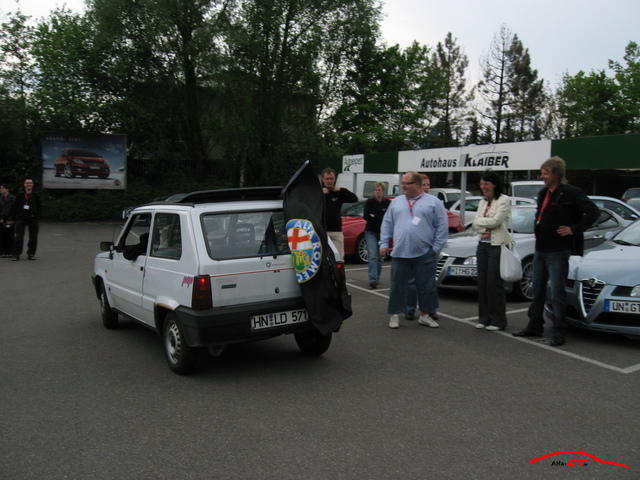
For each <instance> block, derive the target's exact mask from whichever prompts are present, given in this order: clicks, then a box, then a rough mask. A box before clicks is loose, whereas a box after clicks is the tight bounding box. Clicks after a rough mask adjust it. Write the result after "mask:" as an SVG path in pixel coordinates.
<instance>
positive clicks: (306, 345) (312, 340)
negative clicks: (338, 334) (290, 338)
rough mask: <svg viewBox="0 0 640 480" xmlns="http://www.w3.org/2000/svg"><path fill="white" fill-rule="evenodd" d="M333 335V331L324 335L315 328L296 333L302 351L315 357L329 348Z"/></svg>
mask: <svg viewBox="0 0 640 480" xmlns="http://www.w3.org/2000/svg"><path fill="white" fill-rule="evenodd" d="M331 335H332V334H331V332H329V333H328V334H326V335H322V334H321V333H320V332H318V331H317V330H315V329H313V330H310V331H306V332H298V333H296V334H294V336H295V338H296V343H297V344H298V348H299V349H300V351H301V352H302V353H304V354H305V355H310V356H313V357H318V356H320V355H322V354H323V353H324V352H326V351H327V350H328V349H329V345H331Z"/></svg>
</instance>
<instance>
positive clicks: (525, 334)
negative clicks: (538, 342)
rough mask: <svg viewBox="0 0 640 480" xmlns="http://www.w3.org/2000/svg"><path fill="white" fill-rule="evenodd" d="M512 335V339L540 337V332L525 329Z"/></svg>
mask: <svg viewBox="0 0 640 480" xmlns="http://www.w3.org/2000/svg"><path fill="white" fill-rule="evenodd" d="M512 335H513V336H514V337H541V336H542V332H540V333H538V332H534V331H533V330H529V329H528V328H525V329H524V330H520V331H519V332H513V333H512Z"/></svg>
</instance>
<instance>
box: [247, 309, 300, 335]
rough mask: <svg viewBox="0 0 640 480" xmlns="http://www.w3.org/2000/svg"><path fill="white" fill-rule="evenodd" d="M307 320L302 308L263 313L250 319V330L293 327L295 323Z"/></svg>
mask: <svg viewBox="0 0 640 480" xmlns="http://www.w3.org/2000/svg"><path fill="white" fill-rule="evenodd" d="M307 320H308V316H307V311H306V310H305V309H303V308H301V309H299V310H288V311H286V312H274V313H265V314H262V315H254V316H252V317H251V330H263V329H266V328H275V327H282V326H284V325H294V324H296V323H304V322H306V321H307Z"/></svg>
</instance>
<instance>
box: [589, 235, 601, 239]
mask: <svg viewBox="0 0 640 480" xmlns="http://www.w3.org/2000/svg"><path fill="white" fill-rule="evenodd" d="M591 238H604V235H594V236H593V237H591Z"/></svg>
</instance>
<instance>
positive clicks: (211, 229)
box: [201, 210, 290, 260]
mask: <svg viewBox="0 0 640 480" xmlns="http://www.w3.org/2000/svg"><path fill="white" fill-rule="evenodd" d="M201 221H202V231H203V233H204V239H205V242H206V244H207V249H208V251H209V256H210V257H211V258H213V259H215V260H225V259H230V258H243V257H262V256H267V255H281V254H288V253H290V252H289V245H288V243H287V236H286V229H285V221H284V214H283V212H282V210H276V211H272V210H268V211H260V212H255V211H254V212H223V213H210V214H204V215H202V217H201Z"/></svg>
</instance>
